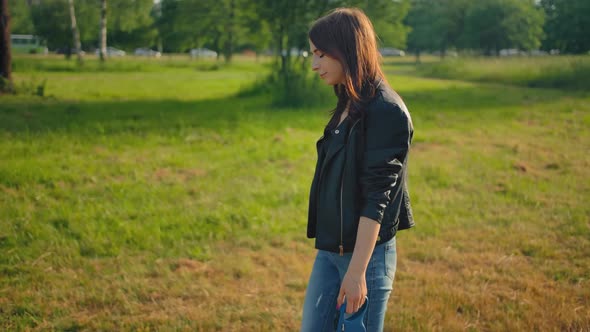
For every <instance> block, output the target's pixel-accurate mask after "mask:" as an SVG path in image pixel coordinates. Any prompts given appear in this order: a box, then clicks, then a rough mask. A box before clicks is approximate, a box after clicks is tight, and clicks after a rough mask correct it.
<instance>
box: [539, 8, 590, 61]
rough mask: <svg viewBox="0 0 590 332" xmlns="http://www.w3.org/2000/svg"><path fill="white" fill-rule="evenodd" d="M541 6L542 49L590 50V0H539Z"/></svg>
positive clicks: (564, 50)
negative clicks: (543, 35)
mask: <svg viewBox="0 0 590 332" xmlns="http://www.w3.org/2000/svg"><path fill="white" fill-rule="evenodd" d="M541 6H542V8H543V9H544V11H545V14H546V23H545V26H544V31H545V34H546V39H545V40H544V41H543V48H544V49H546V50H550V49H558V50H560V51H561V52H568V53H585V52H587V51H589V50H590V1H588V0H541Z"/></svg>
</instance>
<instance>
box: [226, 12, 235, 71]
mask: <svg viewBox="0 0 590 332" xmlns="http://www.w3.org/2000/svg"><path fill="white" fill-rule="evenodd" d="M235 6H236V4H235V1H234V0H230V2H229V19H228V21H227V24H226V26H225V29H226V33H227V39H226V41H225V45H224V46H225V47H224V50H223V53H224V55H225V62H226V63H229V62H231V58H232V56H233V51H234V50H233V43H234V41H233V38H234V18H235Z"/></svg>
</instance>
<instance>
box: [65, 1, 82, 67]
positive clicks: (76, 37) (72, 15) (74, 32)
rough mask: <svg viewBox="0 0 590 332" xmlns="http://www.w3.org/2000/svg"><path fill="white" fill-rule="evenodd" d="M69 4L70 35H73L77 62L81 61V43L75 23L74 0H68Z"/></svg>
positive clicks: (80, 62)
mask: <svg viewBox="0 0 590 332" xmlns="http://www.w3.org/2000/svg"><path fill="white" fill-rule="evenodd" d="M68 2H69V4H70V20H71V21H72V35H73V37H74V49H75V50H76V55H77V56H78V64H80V65H81V64H82V63H83V59H82V45H81V44H80V32H79V31H78V25H77V24H76V11H75V10H74V0H68Z"/></svg>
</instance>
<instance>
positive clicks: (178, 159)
mask: <svg viewBox="0 0 590 332" xmlns="http://www.w3.org/2000/svg"><path fill="white" fill-rule="evenodd" d="M17 60H18V59H17ZM22 61H25V62H29V63H32V64H31V66H33V67H34V66H37V65H38V66H41V67H42V66H49V65H48V64H35V61H36V60H35V59H34V58H27V59H25V60H22ZM43 61H45V60H41V62H43ZM51 61H55V63H54V64H52V65H51V66H61V65H62V64H60V61H62V60H59V59H55V60H51ZM121 61H127V62H125V64H124V66H129V67H130V68H132V67H133V66H135V65H134V64H133V63H134V62H133V61H132V60H121ZM177 61H178V64H177V65H176V66H175V67H162V68H160V69H158V71H156V70H151V69H145V70H144V69H140V70H137V71H133V70H123V71H121V72H118V71H117V70H111V71H96V72H92V71H86V70H81V71H78V70H76V71H72V72H68V71H64V70H45V71H41V72H35V71H30V70H23V71H17V72H15V74H14V75H15V78H16V80H17V82H26V81H28V80H32V79H33V77H37V79H39V78H44V79H47V85H46V96H48V97H45V98H40V97H33V96H2V97H0V98H1V100H0V102H1V103H0V161H1V162H0V226H1V227H0V329H2V330H58V331H66V330H67V331H86V330H138V331H149V330H203V331H227V330H239V331H261V330H264V331H282V330H284V331H291V330H297V329H298V320H299V318H300V309H301V304H302V301H303V295H304V292H305V288H306V284H307V278H308V276H309V272H310V269H311V263H312V259H313V253H314V251H313V248H312V247H313V243H312V241H309V240H306V239H305V223H306V215H307V195H308V191H309V184H310V181H311V177H312V175H313V167H314V164H315V159H316V152H315V141H316V140H317V139H318V138H319V136H321V130H322V127H323V125H324V124H325V122H326V121H327V110H328V109H329V108H330V107H331V103H326V104H318V105H316V106H313V107H305V108H281V109H277V108H273V107H271V106H270V104H271V101H270V99H269V98H268V96H265V95H259V96H257V95H250V96H242V97H237V96H236V95H237V94H238V92H239V91H242V90H243V89H244V87H248V86H249V85H251V84H253V83H254V82H256V80H257V78H259V77H260V75H261V74H263V73H265V72H267V70H268V67H267V66H266V65H264V64H263V63H259V64H257V63H255V62H249V61H247V60H243V59H238V62H237V63H236V64H233V65H229V66H223V67H222V68H220V69H219V70H214V71H203V70H193V69H192V65H191V64H190V63H189V62H188V61H185V62H184V63H183V62H182V61H183V60H177ZM94 65H96V64H93V63H88V66H94ZM138 66H140V67H141V66H143V64H141V63H140V64H139V65H138ZM183 66H186V67H183ZM387 70H388V73H390V74H391V75H390V76H389V81H390V83H391V84H392V86H394V87H395V88H396V90H398V92H399V93H400V94H401V95H402V96H403V98H404V100H405V101H406V103H407V104H408V107H409V109H410V111H411V113H412V116H413V120H414V125H415V128H416V134H415V140H414V144H413V148H412V152H411V156H410V163H411V164H410V165H411V166H410V191H411V197H412V203H413V207H414V213H415V218H416V221H417V224H418V226H417V227H416V228H415V229H413V230H411V231H404V232H402V233H400V236H399V240H398V251H399V258H398V262H399V264H398V271H397V275H396V281H395V287H394V288H395V289H394V292H393V294H392V297H391V299H390V302H389V309H388V316H387V319H386V331H394V330H395V331H430V330H442V331H452V330H466V329H467V330H491V331H506V330H541V331H545V330H566V331H568V330H569V331H579V330H586V329H588V328H590V320H589V319H588V317H590V291H589V289H590V283H589V280H590V270H589V269H588V266H589V265H590V258H589V257H590V224H589V223H588V220H589V217H590V208H589V207H588V204H587V198H588V195H589V193H590V185H589V184H588V181H587V179H588V178H589V175H590V174H589V172H588V166H589V165H590V157H588V154H587V153H586V152H587V151H589V150H590V132H589V131H588V128H589V126H590V95H589V94H588V93H587V91H583V90H582V91H576V92H572V91H569V90H567V89H540V88H535V89H532V88H526V87H519V86H515V85H512V84H501V83H500V84H482V83H476V82H465V80H463V79H461V80H457V81H454V80H441V79H431V78H425V77H419V76H415V69H414V67H413V65H412V64H411V63H408V64H401V63H392V64H389V65H388V67H387ZM322 89H325V90H326V91H328V92H329V88H328V87H322ZM547 308H551V310H550V313H548V312H547Z"/></svg>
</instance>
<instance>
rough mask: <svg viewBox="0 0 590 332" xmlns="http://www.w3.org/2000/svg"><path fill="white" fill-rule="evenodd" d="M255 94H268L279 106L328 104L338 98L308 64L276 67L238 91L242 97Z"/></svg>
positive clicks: (276, 105)
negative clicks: (283, 68) (284, 69)
mask: <svg viewBox="0 0 590 332" xmlns="http://www.w3.org/2000/svg"><path fill="white" fill-rule="evenodd" d="M254 95H268V96H269V98H270V100H271V105H272V106H275V107H279V108H283V107H305V106H314V105H318V104H326V103H328V102H329V101H330V100H332V101H335V98H336V97H335V96H334V93H333V92H332V89H331V88H329V87H326V86H325V84H324V83H323V82H321V80H320V78H319V77H318V76H317V75H313V73H312V72H311V71H310V70H309V69H308V68H307V67H306V66H301V67H300V68H297V67H292V68H291V69H289V70H287V71H281V70H279V69H277V68H275V70H273V71H271V74H270V75H268V76H265V77H263V78H261V79H259V80H257V81H256V83H254V85H252V86H249V87H246V88H244V89H242V90H241V91H240V92H239V93H238V96H240V97H245V96H254Z"/></svg>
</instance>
